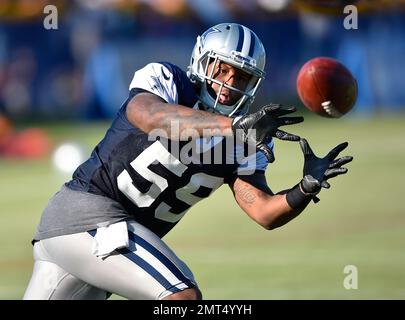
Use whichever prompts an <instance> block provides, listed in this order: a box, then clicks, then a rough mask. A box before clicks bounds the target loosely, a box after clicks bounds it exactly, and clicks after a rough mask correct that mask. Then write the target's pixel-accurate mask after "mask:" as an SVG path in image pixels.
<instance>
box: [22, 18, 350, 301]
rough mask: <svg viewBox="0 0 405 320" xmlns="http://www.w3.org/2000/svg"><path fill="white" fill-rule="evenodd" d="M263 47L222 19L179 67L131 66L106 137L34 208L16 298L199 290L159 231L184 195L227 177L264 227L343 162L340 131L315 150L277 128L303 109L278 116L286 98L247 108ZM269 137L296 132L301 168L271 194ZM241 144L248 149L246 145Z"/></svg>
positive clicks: (186, 199)
mask: <svg viewBox="0 0 405 320" xmlns="http://www.w3.org/2000/svg"><path fill="white" fill-rule="evenodd" d="M265 56H266V54H265V50H264V47H263V44H262V42H261V41H260V39H259V38H258V37H257V35H256V34H255V33H254V32H253V31H251V30H250V29H248V28H246V27H245V26H242V25H240V24H236V23H223V24H219V25H216V26H214V27H211V28H210V29H208V30H207V31H206V32H204V33H203V34H202V35H201V36H199V37H198V38H197V42H196V44H195V47H194V49H193V52H192V57H191V61H190V65H189V68H188V70H187V72H185V71H183V70H181V69H180V68H179V67H177V66H175V65H173V64H171V63H168V62H160V63H150V64H148V65H146V66H145V67H144V68H142V69H140V70H138V71H136V72H135V74H134V77H133V80H132V82H131V84H130V86H129V97H128V99H127V100H126V101H125V103H124V104H123V106H122V107H121V108H120V110H119V111H118V113H117V116H116V117H115V119H114V121H113V123H112V125H111V127H110V128H109V129H108V131H107V133H106V135H105V137H104V138H103V139H102V141H101V142H100V143H99V144H98V145H97V146H96V147H95V149H94V150H93V152H92V154H91V156H90V158H89V159H88V160H87V161H86V162H84V163H83V164H82V165H80V166H79V167H78V168H77V170H76V171H75V172H74V174H73V178H72V180H71V181H69V182H67V183H66V184H64V185H63V186H62V188H61V189H60V190H59V191H58V192H57V193H56V194H55V195H54V196H53V197H52V198H51V199H50V201H49V203H48V205H47V207H46V208H45V209H44V212H43V214H42V216H41V220H40V223H39V225H38V227H37V232H36V234H35V235H34V238H33V244H34V259H35V263H34V270H33V274H32V277H31V280H30V283H29V285H28V288H27V289H26V292H25V295H24V299H106V298H108V296H109V295H110V294H111V293H115V294H118V295H120V296H122V297H126V298H128V299H201V298H202V295H201V292H200V290H199V289H198V285H197V282H196V281H195V279H194V276H193V274H192V272H191V271H190V270H189V268H188V267H187V266H186V264H185V263H184V262H182V261H181V260H180V259H179V258H178V257H177V256H176V254H175V253H174V252H173V251H172V250H171V249H170V248H169V247H168V246H167V245H166V244H165V243H164V242H163V240H162V237H163V236H164V235H165V234H167V233H168V232H169V231H170V230H171V229H172V228H173V227H174V226H175V225H176V224H177V223H178V221H179V220H180V219H181V218H182V217H183V216H184V214H185V213H186V211H187V210H188V209H189V208H190V207H192V206H193V205H194V204H195V203H196V202H198V201H200V200H201V199H204V198H206V197H208V196H209V195H210V194H211V193H212V192H214V191H215V190H216V189H217V188H219V187H220V186H221V185H222V184H224V183H225V184H228V185H229V186H230V188H231V189H232V191H233V194H234V197H235V199H236V201H237V203H238V204H239V206H240V207H241V208H242V209H243V211H245V212H246V213H247V214H248V215H249V216H250V217H251V218H252V219H253V220H254V221H256V222H257V223H259V224H260V225H261V226H263V227H264V228H266V229H274V228H277V227H280V226H282V225H284V224H285V223H287V222H288V221H290V220H291V219H293V218H295V217H296V216H297V215H298V214H300V212H301V211H302V210H303V209H304V208H305V207H306V206H307V205H308V203H309V202H310V201H311V199H314V200H316V197H315V196H316V194H317V193H318V192H319V191H320V190H321V187H324V188H328V187H329V183H328V182H327V180H328V179H329V178H331V177H334V176H336V175H339V174H342V173H345V172H346V171H347V169H345V168H343V167H342V165H344V164H345V163H348V162H350V161H351V159H352V158H351V157H342V158H340V159H336V157H337V156H338V154H339V153H340V151H342V150H343V149H344V148H345V147H346V146H347V143H344V144H341V145H339V146H337V147H336V148H334V149H333V150H332V151H331V152H330V153H329V154H328V155H327V156H326V157H324V158H318V157H316V156H315V155H314V154H313V152H312V150H311V148H310V147H309V145H308V142H307V141H306V140H304V139H301V140H300V137H298V136H296V135H294V134H290V133H288V132H285V131H283V130H281V129H279V127H280V126H285V125H291V124H296V123H299V122H301V121H303V118H302V117H292V116H286V115H289V114H291V113H293V112H294V111H295V108H294V107H289V108H285V107H282V106H281V105H277V104H269V105H267V106H264V107H262V108H261V109H260V110H259V111H257V112H255V113H251V114H248V109H249V106H250V105H251V104H252V102H253V99H254V98H255V96H256V93H257V90H258V89H259V87H260V84H261V82H262V80H263V78H264V75H265V72H264V68H265ZM156 131H159V132H162V131H163V132H164V133H165V134H166V136H165V134H160V135H155V134H152V133H156ZM183 132H187V134H185V135H184V134H183ZM228 138H230V139H228ZM234 138H236V139H235V140H237V141H236V142H235V144H234V145H233V146H232V148H229V146H227V141H229V140H232V141H233V140H234ZM273 138H278V139H281V140H288V141H300V145H301V148H302V151H303V153H304V158H305V165H304V170H303V171H304V172H303V178H302V180H301V181H300V182H298V183H297V184H296V185H295V186H293V187H292V188H291V189H289V190H285V191H282V192H279V193H278V194H274V193H273V192H272V191H271V189H270V188H269V187H268V185H267V183H266V179H265V170H266V167H267V165H268V163H271V162H273V161H274V154H273V140H272V139H273ZM207 141H208V143H207ZM190 145H191V146H192V148H190ZM246 146H253V148H254V152H253V153H249V152H248V153H247V155H246V156H245V149H246V148H245V147H246ZM186 147H187V150H186V151H184V149H185V148H186ZM201 147H202V148H201ZM176 148H177V150H179V152H174V150H175V149H176ZM248 149H249V148H248ZM212 150H214V151H213V153H211V154H209V156H208V157H206V156H205V155H206V153H207V152H209V151H212ZM241 153H242V156H240V154H241ZM238 155H239V157H238ZM212 156H214V158H215V160H214V161H213V160H212ZM236 158H239V160H240V159H244V161H239V160H238V159H236ZM246 159H247V160H248V161H246Z"/></svg>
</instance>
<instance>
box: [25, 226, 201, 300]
mask: <svg viewBox="0 0 405 320" xmlns="http://www.w3.org/2000/svg"><path fill="white" fill-rule="evenodd" d="M127 228H128V235H129V246H128V247H127V248H123V249H117V250H115V251H113V252H112V253H111V254H110V255H108V256H107V257H105V258H100V257H97V256H96V255H94V254H93V253H92V245H93V241H94V238H93V236H94V235H95V230H94V231H91V232H83V233H75V234H71V235H64V236H58V237H54V238H49V239H45V240H41V241H38V242H36V243H35V245H34V260H35V263H34V270H33V273H32V277H31V280H30V282H29V285H28V287H27V289H26V292H25V294H24V298H23V299H25V300H32V299H34V300H51V299H59V300H65V299H93V300H95V299H107V298H108V297H109V296H110V294H111V293H115V294H117V295H119V296H122V297H125V298H128V299H162V298H164V297H166V296H168V295H170V294H172V293H175V292H179V291H181V290H184V289H187V288H192V287H196V286H197V284H196V282H195V280H194V276H193V274H192V272H191V271H190V270H189V268H188V267H187V266H186V265H185V264H184V263H183V262H182V261H181V260H180V259H179V258H178V257H177V256H176V255H175V253H174V252H173V251H172V250H171V249H170V248H169V247H168V246H167V245H166V244H165V243H164V242H163V241H162V240H161V239H160V238H159V237H158V236H156V235H155V234H154V233H152V232H151V231H150V230H148V229H147V228H145V227H144V226H142V225H140V224H138V223H136V222H134V221H130V222H127Z"/></svg>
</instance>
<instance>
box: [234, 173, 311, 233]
mask: <svg viewBox="0 0 405 320" xmlns="http://www.w3.org/2000/svg"><path fill="white" fill-rule="evenodd" d="M248 179H249V180H250V181H247V179H244V180H242V179H241V178H236V179H235V181H234V182H233V183H231V184H230V188H231V190H232V192H233V194H234V197H235V200H236V202H237V203H238V205H239V206H240V208H241V209H242V210H243V211H244V212H246V213H247V215H248V216H249V217H250V218H252V219H253V220H254V221H256V222H257V223H258V224H260V225H261V226H262V227H263V228H265V229H267V230H272V229H275V228H278V227H281V226H282V225H284V224H286V223H287V222H289V221H291V220H292V219H294V218H295V217H297V216H298V215H299V214H300V213H301V212H302V211H303V210H304V209H305V207H306V205H307V204H308V203H309V201H310V200H311V198H308V200H307V202H306V204H305V205H303V206H302V207H300V208H295V209H294V208H292V207H291V206H290V205H289V204H288V202H287V196H286V194H285V193H284V192H280V193H279V194H273V193H272V192H271V190H270V189H269V188H268V187H267V188H266V186H267V184H266V179H265V176H264V174H255V175H253V176H251V177H249V178H248ZM258 185H260V186H264V187H257V186H258Z"/></svg>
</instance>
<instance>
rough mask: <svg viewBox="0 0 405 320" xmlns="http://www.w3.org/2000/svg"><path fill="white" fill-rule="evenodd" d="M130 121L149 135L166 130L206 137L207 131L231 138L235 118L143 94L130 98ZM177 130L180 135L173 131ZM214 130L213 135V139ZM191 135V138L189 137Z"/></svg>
mask: <svg viewBox="0 0 405 320" xmlns="http://www.w3.org/2000/svg"><path fill="white" fill-rule="evenodd" d="M127 117H128V120H129V121H130V122H131V123H132V124H133V125H134V126H136V127H138V128H139V129H141V130H142V131H144V132H146V133H150V132H151V131H152V130H154V129H163V130H164V131H166V133H167V136H168V137H171V136H172V135H177V136H179V137H180V133H183V134H184V135H185V133H189V134H190V135H191V137H193V138H194V137H195V136H203V134H204V130H205V133H207V132H208V130H207V129H211V130H215V132H217V134H218V135H223V136H230V135H232V130H231V124H232V119H231V118H229V117H225V116H222V115H217V114H213V113H209V112H206V111H202V110H195V109H192V108H187V107H185V106H182V105H179V104H168V103H166V101H164V100H163V99H161V98H160V97H158V96H157V95H155V94H152V93H148V92H142V93H139V94H137V95H136V96H135V97H133V98H132V99H131V101H130V102H129V103H128V106H127ZM172 130H178V132H172ZM212 132H213V131H211V136H212ZM190 135H189V136H190Z"/></svg>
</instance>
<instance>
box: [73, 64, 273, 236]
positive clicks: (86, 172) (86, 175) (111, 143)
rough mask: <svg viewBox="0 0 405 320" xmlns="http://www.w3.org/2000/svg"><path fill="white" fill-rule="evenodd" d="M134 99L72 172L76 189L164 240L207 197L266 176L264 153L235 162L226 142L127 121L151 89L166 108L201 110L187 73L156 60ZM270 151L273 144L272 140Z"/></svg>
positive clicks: (143, 73) (140, 76) (140, 78)
mask: <svg viewBox="0 0 405 320" xmlns="http://www.w3.org/2000/svg"><path fill="white" fill-rule="evenodd" d="M129 89H130V93H129V97H128V99H127V100H126V101H125V103H124V104H123V105H122V107H121V108H120V110H119V111H118V113H117V116H116V117H115V119H114V121H113V123H112V125H111V127H110V128H109V129H108V131H107V133H106V135H105V137H104V138H103V140H102V141H101V142H100V143H99V144H98V145H97V146H96V147H95V149H94V150H93V152H92V154H91V157H90V158H89V159H88V160H87V161H86V162H84V163H83V164H82V165H81V166H79V167H78V168H77V170H76V171H75V172H74V174H73V179H72V180H71V181H69V182H68V183H67V186H68V187H69V188H71V189H73V190H79V191H84V192H89V193H93V194H97V195H102V196H105V197H109V198H111V199H113V200H115V201H117V202H119V203H120V204H121V205H122V206H123V207H124V208H125V210H126V211H127V212H128V215H129V216H130V217H131V218H133V219H135V220H136V221H137V222H139V223H141V224H143V225H144V226H146V227H147V228H149V229H150V230H151V231H153V232H155V233H156V234H157V235H158V236H160V237H162V236H164V235H165V234H166V233H167V232H168V231H169V230H170V229H171V228H172V227H173V226H174V225H175V224H176V223H177V222H178V221H179V220H180V219H181V218H182V217H183V215H184V214H185V213H186V211H187V210H188V209H189V208H190V207H191V206H192V205H194V204H195V203H196V202H198V201H199V200H201V199H203V198H206V197H208V196H209V195H210V194H211V193H212V192H213V191H214V190H216V189H217V188H219V187H220V186H221V185H222V184H224V183H228V182H230V181H231V180H232V179H234V178H235V177H236V176H237V175H241V174H246V173H249V172H250V173H252V172H255V171H257V170H259V171H262V172H264V170H265V169H266V166H267V160H266V158H265V157H264V155H263V154H261V153H260V152H258V153H256V151H255V153H254V154H253V157H254V161H246V159H248V160H249V157H250V160H252V158H251V157H252V155H250V156H248V157H245V158H244V159H245V161H238V160H237V159H236V158H240V157H238V154H240V152H242V153H243V151H241V150H239V149H238V148H237V147H236V146H235V147H234V148H233V147H232V150H230V149H229V146H227V145H226V139H225V138H223V137H213V138H209V139H205V138H201V139H195V140H193V141H182V142H179V141H172V140H169V139H166V138H165V137H154V138H153V137H151V136H150V135H148V134H146V133H145V132H143V131H142V130H140V129H138V128H137V127H135V126H133V125H132V124H131V123H130V122H129V121H128V119H127V116H126V107H127V104H128V102H129V101H130V100H131V99H132V98H133V97H134V96H135V95H136V94H138V93H139V92H144V91H148V92H151V93H153V94H156V95H158V96H159V97H161V98H162V99H164V100H165V101H166V102H167V103H173V104H181V105H184V106H187V107H190V108H193V107H194V108H197V106H198V103H197V102H198V97H197V95H196V92H195V89H194V87H193V85H192V83H191V82H190V80H189V79H188V77H187V75H186V73H185V72H184V71H182V70H181V69H180V68H179V67H177V66H175V65H173V64H170V63H167V62H162V63H151V64H148V65H147V66H146V67H144V68H143V69H140V70H139V71H137V72H136V73H135V75H134V78H133V80H132V82H131V85H130V87H129ZM269 146H270V147H273V144H272V141H270V142H269Z"/></svg>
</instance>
